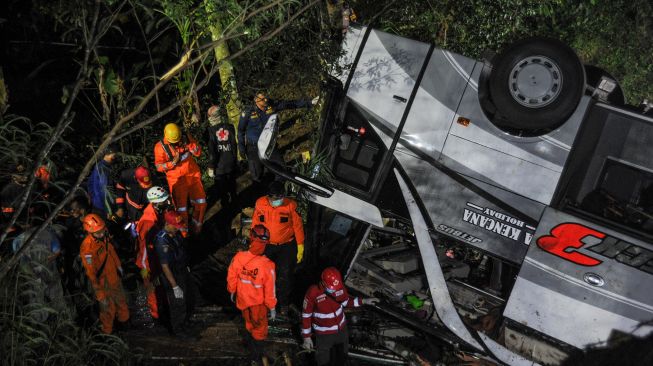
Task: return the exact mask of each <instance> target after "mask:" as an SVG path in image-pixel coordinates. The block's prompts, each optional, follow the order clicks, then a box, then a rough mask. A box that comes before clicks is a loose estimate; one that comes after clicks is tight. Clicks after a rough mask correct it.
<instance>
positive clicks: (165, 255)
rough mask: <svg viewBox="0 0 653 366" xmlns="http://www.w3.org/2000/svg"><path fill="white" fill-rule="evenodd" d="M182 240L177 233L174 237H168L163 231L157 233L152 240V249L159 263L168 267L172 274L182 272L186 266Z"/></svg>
mask: <svg viewBox="0 0 653 366" xmlns="http://www.w3.org/2000/svg"><path fill="white" fill-rule="evenodd" d="M183 241H184V239H183V238H182V236H181V234H180V233H179V232H176V233H175V235H174V236H170V235H168V232H166V231H165V230H163V229H162V230H161V231H159V233H158V234H156V239H155V240H154V248H155V249H156V254H157V255H158V257H159V263H161V264H167V265H168V266H170V270H171V271H172V272H175V271H181V270H184V269H185V268H186V266H187V257H186V250H185V249H184V245H183Z"/></svg>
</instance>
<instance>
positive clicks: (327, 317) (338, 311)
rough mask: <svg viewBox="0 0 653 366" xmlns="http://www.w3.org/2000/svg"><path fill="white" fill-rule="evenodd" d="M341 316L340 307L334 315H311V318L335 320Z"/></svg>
mask: <svg viewBox="0 0 653 366" xmlns="http://www.w3.org/2000/svg"><path fill="white" fill-rule="evenodd" d="M340 314H342V306H341V307H339V308H338V310H336V311H335V312H334V313H313V316H315V317H316V318H320V319H333V318H337V317H338V316H340Z"/></svg>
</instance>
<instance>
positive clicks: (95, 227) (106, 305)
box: [79, 214, 129, 334]
mask: <svg viewBox="0 0 653 366" xmlns="http://www.w3.org/2000/svg"><path fill="white" fill-rule="evenodd" d="M83 225H84V230H85V231H86V232H87V233H88V236H86V239H84V241H83V242H82V245H81V247H80V249H79V255H80V257H81V258H82V264H83V265H84V269H85V270H86V275H87V276H88V278H89V280H90V282H91V285H92V286H93V290H95V298H96V299H97V301H98V302H99V303H100V321H101V322H102V332H104V333H106V334H111V332H112V331H113V320H114V319H116V318H117V319H118V321H119V322H121V323H125V322H127V320H129V309H128V308H127V299H126V296H125V292H124V291H123V289H122V283H121V280H120V277H121V276H122V266H121V265H120V259H118V255H117V254H116V250H115V249H114V247H113V244H112V243H111V238H110V237H109V233H108V231H107V227H106V224H105V223H104V220H102V218H100V216H98V215H96V214H88V215H86V216H85V217H84V221H83Z"/></svg>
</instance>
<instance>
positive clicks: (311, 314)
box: [302, 313, 313, 318]
mask: <svg viewBox="0 0 653 366" xmlns="http://www.w3.org/2000/svg"><path fill="white" fill-rule="evenodd" d="M312 316H313V313H302V318H310V317H312Z"/></svg>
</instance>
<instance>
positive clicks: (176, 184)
mask: <svg viewBox="0 0 653 366" xmlns="http://www.w3.org/2000/svg"><path fill="white" fill-rule="evenodd" d="M187 137H188V138H187V139H182V141H180V142H179V143H178V144H175V145H173V144H170V143H168V141H167V140H166V139H165V137H164V138H163V139H161V140H160V141H159V142H157V143H156V144H155V145H154V164H155V165H156V170H157V171H159V172H162V173H165V174H166V179H167V180H168V186H169V188H170V193H171V194H172V200H173V201H174V204H175V207H176V208H177V212H179V213H180V214H181V216H182V218H183V220H184V228H183V229H181V230H182V235H184V236H186V235H187V233H188V200H189V198H190V203H191V204H192V205H193V223H194V225H195V228H196V230H198V231H199V229H201V227H202V223H203V222H204V212H205V211H206V194H205V193H204V186H203V185H202V179H201V177H202V173H201V172H200V168H199V166H198V165H197V163H196V162H195V158H194V157H193V156H197V157H199V156H200V154H201V153H202V150H201V148H200V146H199V145H198V144H197V141H195V139H194V138H193V137H192V136H191V135H187ZM176 156H179V161H178V162H177V163H176V164H174V163H173V160H174V158H175V157H176Z"/></svg>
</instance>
